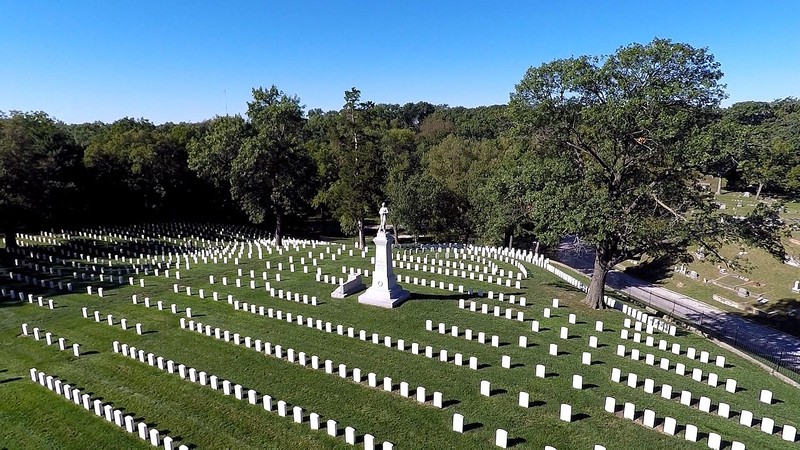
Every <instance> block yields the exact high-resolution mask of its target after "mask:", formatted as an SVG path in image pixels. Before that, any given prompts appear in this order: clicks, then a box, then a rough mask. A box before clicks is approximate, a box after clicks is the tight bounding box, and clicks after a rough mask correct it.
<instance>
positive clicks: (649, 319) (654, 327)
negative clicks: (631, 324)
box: [621, 303, 678, 336]
mask: <svg viewBox="0 0 800 450" xmlns="http://www.w3.org/2000/svg"><path fill="white" fill-rule="evenodd" d="M621 310H622V313H623V314H626V315H628V316H630V317H632V318H635V319H636V320H637V321H639V322H644V323H645V324H646V325H647V334H653V332H654V331H660V332H662V333H666V334H669V335H670V336H675V335H676V334H677V331H678V328H677V327H676V326H675V325H673V324H670V323H667V322H664V321H663V320H661V319H659V318H658V317H653V316H652V315H650V314H648V313H646V312H644V311H642V310H639V309H636V308H634V307H633V306H630V305H628V304H624V303H623V304H622V306H621Z"/></svg>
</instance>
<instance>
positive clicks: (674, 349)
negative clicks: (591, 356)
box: [620, 318, 726, 368]
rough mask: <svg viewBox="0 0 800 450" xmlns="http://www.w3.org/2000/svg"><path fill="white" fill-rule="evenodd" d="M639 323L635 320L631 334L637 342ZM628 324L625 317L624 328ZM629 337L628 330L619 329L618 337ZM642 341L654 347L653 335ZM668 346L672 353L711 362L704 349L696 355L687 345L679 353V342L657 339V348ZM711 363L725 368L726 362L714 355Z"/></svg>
mask: <svg viewBox="0 0 800 450" xmlns="http://www.w3.org/2000/svg"><path fill="white" fill-rule="evenodd" d="M641 324H642V322H639V321H636V323H635V330H636V331H637V332H636V333H633V335H632V339H633V341H634V342H637V343H639V342H641V341H642V335H641V334H640V333H638V332H641V331H642V326H641ZM630 325H631V323H630V319H628V318H626V319H625V322H624V326H625V327H626V328H630ZM648 334H652V333H648ZM629 337H630V336H629V333H628V330H626V329H623V330H620V338H621V339H624V340H627V339H628V338H629ZM644 343H645V345H647V346H648V347H654V346H655V338H654V337H653V336H646V337H645V341H644ZM668 347H670V348H671V351H672V353H673V354H675V355H681V354H683V355H684V356H686V357H687V358H689V359H691V360H699V361H700V362H701V363H704V364H712V358H711V354H710V353H709V352H707V351H705V350H702V351H700V353H699V355H698V353H697V349H696V348H694V347H687V348H686V352H685V353H681V344H679V343H677V342H673V343H672V344H671V345H670V341H668V340H665V339H659V341H658V349H659V350H664V351H667V348H668ZM713 364H715V365H716V366H717V367H721V368H725V364H726V359H725V356H723V355H717V356H716V357H714V360H713Z"/></svg>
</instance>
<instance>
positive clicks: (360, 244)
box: [357, 219, 365, 250]
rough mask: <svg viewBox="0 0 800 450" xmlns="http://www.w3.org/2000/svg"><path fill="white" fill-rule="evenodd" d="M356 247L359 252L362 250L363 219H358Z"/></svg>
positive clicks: (363, 245)
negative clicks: (358, 248)
mask: <svg viewBox="0 0 800 450" xmlns="http://www.w3.org/2000/svg"><path fill="white" fill-rule="evenodd" d="M357 226H358V246H359V247H360V248H361V250H364V247H365V243H364V219H358V223H357Z"/></svg>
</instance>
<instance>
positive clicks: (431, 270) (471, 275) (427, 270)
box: [373, 261, 521, 289]
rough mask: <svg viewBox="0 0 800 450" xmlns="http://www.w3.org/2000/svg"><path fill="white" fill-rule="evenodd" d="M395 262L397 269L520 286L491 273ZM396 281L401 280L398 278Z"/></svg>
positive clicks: (500, 284)
mask: <svg viewBox="0 0 800 450" xmlns="http://www.w3.org/2000/svg"><path fill="white" fill-rule="evenodd" d="M373 263H374V262H373ZM396 264H397V266H396V268H397V269H403V270H413V271H415V272H420V271H421V272H425V273H430V274H433V275H444V276H448V277H449V276H453V277H461V278H463V279H467V278H469V279H470V280H473V281H475V280H477V281H480V282H486V283H489V284H497V285H498V286H505V287H509V288H510V287H512V283H513V287H515V288H517V289H520V288H521V287H520V283H521V282H520V281H514V280H512V279H511V278H505V279H503V278H502V277H500V276H497V277H495V276H493V275H486V276H484V273H476V272H470V271H467V270H461V271H460V272H459V271H458V269H453V271H452V273H451V272H450V269H448V268H445V269H442V267H438V268H434V267H433V266H430V267H429V266H426V265H423V266H422V267H420V266H419V264H416V263H415V264H414V266H413V268H412V266H411V263H407V262H403V261H397V262H396ZM484 271H488V268H486V267H484ZM476 275H477V276H476ZM407 277H408V276H407ZM415 278H416V277H415ZM409 279H410V278H409ZM398 281H402V280H398ZM406 282H407V283H408V281H406ZM431 287H434V286H431Z"/></svg>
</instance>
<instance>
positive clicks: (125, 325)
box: [81, 306, 144, 336]
mask: <svg viewBox="0 0 800 450" xmlns="http://www.w3.org/2000/svg"><path fill="white" fill-rule="evenodd" d="M81 314H82V315H83V318H84V319H89V308H87V307H86V306H84V307H82V308H81ZM94 321H95V322H97V323H100V322H105V323H107V324H108V325H110V326H112V327H113V326H114V325H115V324H116V322H115V321H114V315H113V314H108V315H106V317H105V320H104V319H103V318H102V317H101V316H100V311H96V310H95V311H94ZM119 326H120V328H122V329H123V330H128V329H130V327H129V326H128V319H126V318H124V317H123V318H122V319H120V320H119ZM133 329H135V330H136V334H138V335H139V336H141V335H142V334H144V331H143V328H142V324H141V323H136V324H134V326H133Z"/></svg>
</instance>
